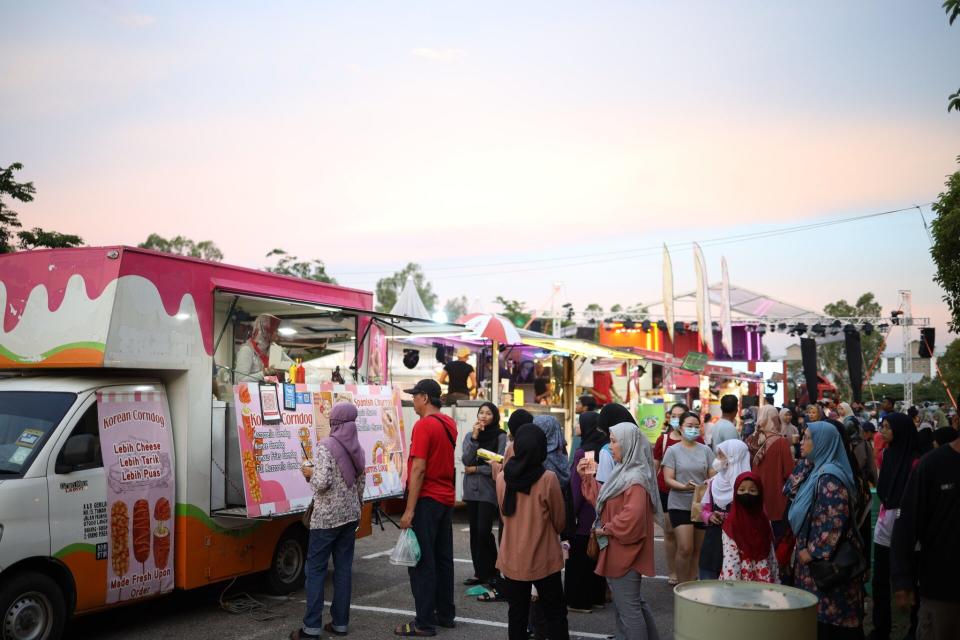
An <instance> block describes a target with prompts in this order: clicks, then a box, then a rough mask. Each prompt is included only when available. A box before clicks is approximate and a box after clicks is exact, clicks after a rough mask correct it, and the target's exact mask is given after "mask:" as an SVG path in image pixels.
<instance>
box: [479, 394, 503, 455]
mask: <svg viewBox="0 0 960 640" xmlns="http://www.w3.org/2000/svg"><path fill="white" fill-rule="evenodd" d="M484 407H486V408H487V409H490V412H491V413H492V414H493V420H491V421H490V424H488V425H487V426H485V427H484V428H483V429H481V430H480V435H479V436H477V442H479V443H480V448H481V449H486V450H487V451H493V452H494V453H497V450H498V449H499V448H500V434H501V433H503V431H502V430H501V429H500V410H499V409H497V405H495V404H493V403H492V402H484V403H483V404H482V405H480V407H479V408H478V409H477V414H478V415H479V413H480V409H483V408H484ZM477 460H478V461H482V462H486V461H485V460H483V459H482V458H477Z"/></svg>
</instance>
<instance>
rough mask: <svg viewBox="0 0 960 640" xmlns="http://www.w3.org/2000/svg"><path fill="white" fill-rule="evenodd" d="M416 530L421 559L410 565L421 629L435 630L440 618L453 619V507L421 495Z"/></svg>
mask: <svg viewBox="0 0 960 640" xmlns="http://www.w3.org/2000/svg"><path fill="white" fill-rule="evenodd" d="M413 532H414V533H415V534H417V542H418V543H419V544H420V562H418V563H417V566H415V567H409V568H408V569H407V573H409V575H410V589H411V590H412V591H413V600H414V603H415V604H416V610H417V617H416V620H414V624H415V625H416V626H417V628H418V629H423V630H424V631H433V630H434V629H435V627H436V625H437V621H438V619H439V621H440V622H442V623H444V624H449V623H452V622H453V619H454V618H455V617H456V615H457V611H456V606H455V605H454V602H453V507H447V506H444V505H442V504H440V503H439V502H437V501H436V500H433V499H432V498H420V499H419V500H417V506H416V507H415V508H414V512H413Z"/></svg>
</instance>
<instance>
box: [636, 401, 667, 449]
mask: <svg viewBox="0 0 960 640" xmlns="http://www.w3.org/2000/svg"><path fill="white" fill-rule="evenodd" d="M664 415H665V411H664V405H663V402H655V403H653V404H640V405H638V406H637V424H638V425H640V431H641V432H642V433H643V435H645V436H646V437H647V440H649V441H650V444H654V443H655V442H656V441H657V438H659V437H660V434H661V433H663V418H664Z"/></svg>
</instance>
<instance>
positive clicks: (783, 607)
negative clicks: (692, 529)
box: [673, 580, 817, 640]
mask: <svg viewBox="0 0 960 640" xmlns="http://www.w3.org/2000/svg"><path fill="white" fill-rule="evenodd" d="M673 605H674V606H673V637H674V638H675V640H760V639H761V638H775V639H776V640H813V639H814V638H816V637H817V598H816V596H814V595H813V594H812V593H810V592H808V591H803V590H802V589H795V588H793V587H784V586H782V585H779V584H766V583H763V582H738V581H724V580H700V581H698V582H687V583H685V584H681V585H677V586H676V587H674V589H673Z"/></svg>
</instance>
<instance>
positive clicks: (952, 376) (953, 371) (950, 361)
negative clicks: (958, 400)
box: [937, 339, 960, 397]
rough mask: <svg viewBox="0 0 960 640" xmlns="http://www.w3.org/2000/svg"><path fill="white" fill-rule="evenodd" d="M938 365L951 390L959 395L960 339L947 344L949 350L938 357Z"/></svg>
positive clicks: (955, 395) (955, 394)
mask: <svg viewBox="0 0 960 640" xmlns="http://www.w3.org/2000/svg"><path fill="white" fill-rule="evenodd" d="M937 366H938V367H940V375H941V376H942V377H943V379H944V381H946V383H947V386H948V387H950V391H951V392H953V395H954V397H957V394H958V392H960V339H957V340H954V341H953V342H951V343H950V344H948V345H947V350H946V351H944V352H943V355H942V356H940V357H939V358H937Z"/></svg>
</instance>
